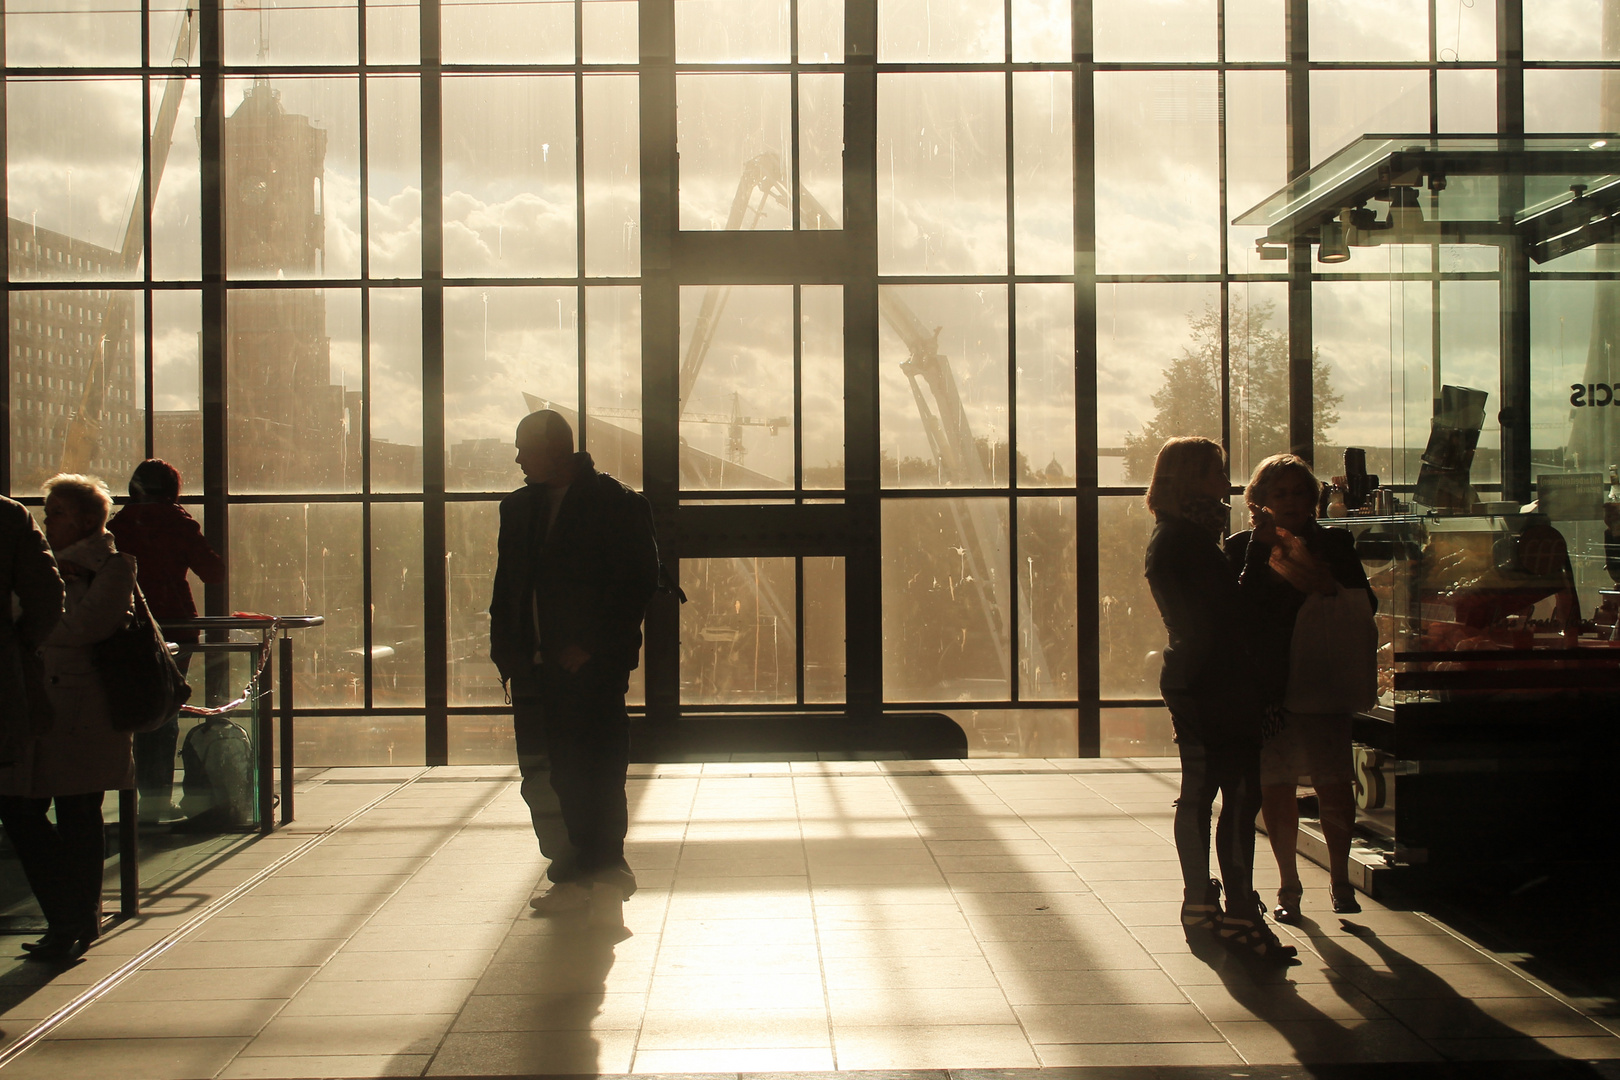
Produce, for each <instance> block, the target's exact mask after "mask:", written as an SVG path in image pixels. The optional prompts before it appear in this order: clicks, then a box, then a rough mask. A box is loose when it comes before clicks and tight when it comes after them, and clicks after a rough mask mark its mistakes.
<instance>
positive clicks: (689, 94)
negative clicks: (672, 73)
mask: <svg viewBox="0 0 1620 1080" xmlns="http://www.w3.org/2000/svg"><path fill="white" fill-rule="evenodd" d="M790 89H791V80H790V79H789V77H788V76H787V75H741V74H737V75H733V74H723V75H700V74H682V75H677V76H676V77H675V97H676V103H675V109H676V116H677V120H676V138H675V146H676V152H677V153H678V154H679V156H680V172H681V175H680V214H681V228H683V229H730V230H736V229H758V230H765V229H791V228H792V227H793V216H792V212H791V210H790V206H791V203H790V202H789V200H788V198H787V192H788V190H789V185H790V184H791V183H792V174H791V172H789V170H788V167H787V162H788V161H789V156H788V155H789V152H790V150H791V148H792V136H791V115H792V113H791V109H790V107H789V103H788V99H789V92H790Z"/></svg>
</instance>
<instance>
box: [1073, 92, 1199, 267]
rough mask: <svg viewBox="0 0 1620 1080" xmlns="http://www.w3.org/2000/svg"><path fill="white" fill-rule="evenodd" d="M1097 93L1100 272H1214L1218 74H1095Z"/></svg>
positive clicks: (1098, 256) (1098, 265)
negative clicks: (1216, 84)
mask: <svg viewBox="0 0 1620 1080" xmlns="http://www.w3.org/2000/svg"><path fill="white" fill-rule="evenodd" d="M1096 86H1097V270H1098V272H1100V273H1105V274H1189V273H1214V272H1215V271H1217V270H1218V269H1219V267H1220V231H1219V230H1220V228H1221V214H1220V186H1219V184H1218V183H1217V182H1216V176H1217V175H1218V170H1217V164H1218V161H1219V156H1218V153H1217V150H1218V140H1217V133H1216V115H1217V101H1216V86H1215V75H1214V74H1213V73H1211V72H1183V73H1175V72H1099V73H1098V74H1097V84H1096Z"/></svg>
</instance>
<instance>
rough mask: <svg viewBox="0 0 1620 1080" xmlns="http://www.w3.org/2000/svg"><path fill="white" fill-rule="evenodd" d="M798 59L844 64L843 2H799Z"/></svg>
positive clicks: (818, 0)
mask: <svg viewBox="0 0 1620 1080" xmlns="http://www.w3.org/2000/svg"><path fill="white" fill-rule="evenodd" d="M799 59H800V60H801V61H802V62H804V63H806V64H841V63H843V62H844V0H799Z"/></svg>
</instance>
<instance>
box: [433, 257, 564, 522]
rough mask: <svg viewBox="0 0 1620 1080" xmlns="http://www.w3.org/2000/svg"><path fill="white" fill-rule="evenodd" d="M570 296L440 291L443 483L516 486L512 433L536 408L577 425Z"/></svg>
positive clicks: (522, 290) (524, 290) (532, 290)
mask: <svg viewBox="0 0 1620 1080" xmlns="http://www.w3.org/2000/svg"><path fill="white" fill-rule="evenodd" d="M578 296H579V292H578V290H576V289H573V288H540V287H530V286H522V287H514V288H505V289H446V290H444V447H445V459H446V460H445V477H444V482H445V486H446V488H448V489H449V490H451V491H510V490H511V489H513V488H515V487H518V486H519V485H521V484H522V483H523V474H522V472H521V471H520V470H519V469H518V467H517V464H516V463H515V462H514V461H513V455H514V454H515V453H516V451H515V450H514V449H513V444H512V440H513V438H514V437H515V433H516V431H517V423H518V421H519V420H521V419H523V417H525V416H527V415H528V414H529V413H530V412H533V411H534V410H535V409H556V410H557V411H558V412H560V413H562V415H563V416H564V417H566V418H567V420H568V422H569V423H570V424H573V425H574V426H575V427H576V428H577V427H578V426H579V417H578V415H577V414H576V412H575V409H576V408H577V405H578V402H579V313H578V311H577V308H576V305H577V302H578ZM575 434H576V437H577V435H578V432H577V431H576V432H575Z"/></svg>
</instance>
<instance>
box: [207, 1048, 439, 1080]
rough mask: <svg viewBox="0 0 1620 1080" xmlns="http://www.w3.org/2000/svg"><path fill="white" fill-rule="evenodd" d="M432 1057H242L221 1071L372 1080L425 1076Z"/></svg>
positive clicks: (302, 1079)
mask: <svg viewBox="0 0 1620 1080" xmlns="http://www.w3.org/2000/svg"><path fill="white" fill-rule="evenodd" d="M431 1060H432V1058H431V1057H430V1056H429V1055H427V1054H391V1055H386V1056H380V1057H374V1056H364V1055H355V1054H342V1055H333V1056H330V1057H253V1058H249V1057H239V1058H237V1059H236V1060H235V1061H233V1062H231V1063H230V1065H228V1066H226V1068H225V1071H224V1072H222V1073H220V1074H219V1080H324V1078H327V1077H334V1076H341V1077H344V1078H345V1080H351V1078H352V1080H370V1078H372V1077H385V1076H421V1075H422V1070H423V1069H425V1068H427V1065H428V1062H429V1061H431Z"/></svg>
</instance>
